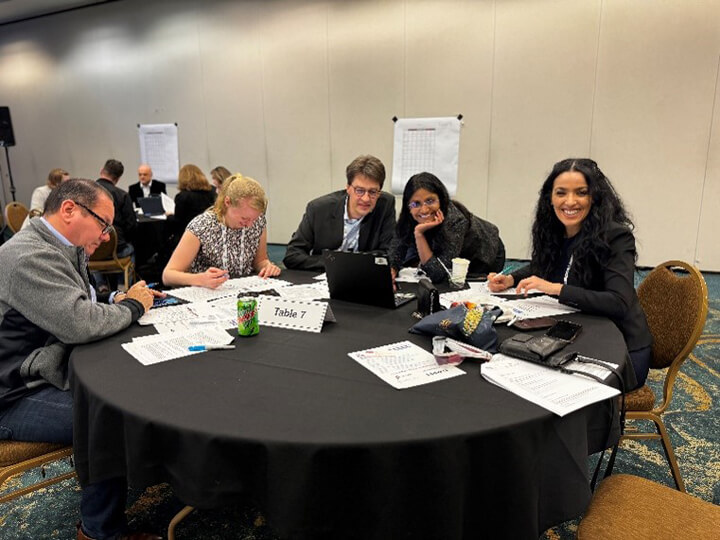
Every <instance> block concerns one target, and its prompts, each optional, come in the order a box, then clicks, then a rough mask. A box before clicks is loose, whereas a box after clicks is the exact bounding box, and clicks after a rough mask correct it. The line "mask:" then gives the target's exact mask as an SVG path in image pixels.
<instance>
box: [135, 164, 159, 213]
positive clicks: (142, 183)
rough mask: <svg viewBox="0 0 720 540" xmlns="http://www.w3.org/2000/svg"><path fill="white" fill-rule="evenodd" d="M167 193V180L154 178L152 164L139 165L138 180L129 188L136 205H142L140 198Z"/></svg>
mask: <svg viewBox="0 0 720 540" xmlns="http://www.w3.org/2000/svg"><path fill="white" fill-rule="evenodd" d="M161 193H167V186H166V185H165V182H161V181H160V180H153V172H152V169H151V168H150V165H147V164H146V163H143V164H142V165H140V166H139V167H138V182H136V183H135V184H132V185H131V186H130V187H129V188H128V194H129V195H130V198H131V199H132V202H133V204H134V205H135V206H140V203H139V202H138V199H140V198H143V197H151V196H153V195H158V196H159V195H160V194H161Z"/></svg>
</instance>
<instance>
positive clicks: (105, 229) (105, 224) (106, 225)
mask: <svg viewBox="0 0 720 540" xmlns="http://www.w3.org/2000/svg"><path fill="white" fill-rule="evenodd" d="M73 202H74V203H75V204H77V205H78V206H79V207H81V208H84V209H85V210H87V211H88V213H89V214H90V215H91V216H92V217H94V218H95V219H97V220H98V223H100V225H102V226H103V230H102V232H101V233H100V234H110V231H112V230H113V226H112V225H111V224H110V223H108V222H107V221H105V220H104V219H103V218H101V217H100V216H98V215H97V214H96V213H95V212H93V211H92V210H90V209H89V208H88V207H87V206H85V205H84V204H83V203H81V202H77V201H73Z"/></svg>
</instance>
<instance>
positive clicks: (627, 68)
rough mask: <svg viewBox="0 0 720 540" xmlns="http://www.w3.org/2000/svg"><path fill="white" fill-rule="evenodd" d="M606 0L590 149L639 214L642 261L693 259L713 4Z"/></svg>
mask: <svg viewBox="0 0 720 540" xmlns="http://www.w3.org/2000/svg"><path fill="white" fill-rule="evenodd" d="M603 6H604V8H603V19H602V20H603V24H602V31H601V36H600V54H599V62H598V88H597V99H596V108H595V122H594V126H593V127H594V129H593V142H592V154H593V156H594V157H596V159H597V161H598V163H599V165H600V167H601V168H602V169H603V170H604V171H605V172H606V174H608V176H609V177H610V178H611V179H612V181H613V183H614V185H615V187H616V188H617V190H618V192H619V193H620V194H621V196H622V197H623V199H624V200H625V202H626V203H627V205H628V207H629V209H630V211H631V213H632V214H633V215H634V217H635V223H636V226H637V239H638V251H639V261H638V262H639V264H642V265H649V266H653V265H655V264H657V263H660V262H662V261H664V260H667V259H683V260H686V261H692V260H693V259H694V256H695V247H696V241H697V230H698V219H699V217H698V215H699V209H700V204H701V197H702V185H703V182H704V174H705V166H706V159H707V148H708V138H709V135H710V122H711V115H712V103H713V99H714V94H715V79H716V70H717V58H718V52H719V51H720V31H719V30H718V29H720V19H719V17H718V8H717V3H714V2H687V1H684V0H674V1H665V2H651V1H641V2H625V1H620V0H606V1H605V2H604V4H603ZM713 6H714V7H713Z"/></svg>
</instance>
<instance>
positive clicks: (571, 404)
mask: <svg viewBox="0 0 720 540" xmlns="http://www.w3.org/2000/svg"><path fill="white" fill-rule="evenodd" d="M598 367H599V366H598ZM600 369H602V368H600ZM480 373H481V374H482V376H483V378H485V379H486V380H487V381H488V382H491V383H493V384H495V385H497V386H499V387H500V388H504V389H505V390H508V391H509V392H512V393H513V394H516V395H518V396H520V397H521V398H524V399H527V400H528V401H531V402H532V403H535V404H536V405H540V406H541V407H543V408H545V409H547V410H549V411H551V412H554V413H555V414H557V415H558V416H565V415H566V414H568V413H571V412H573V411H576V410H578V409H582V408H583V407H585V406H586V405H590V404H591V403H596V402H598V401H603V400H605V399H608V398H611V397H613V396H617V395H618V394H620V390H618V389H616V388H613V387H611V386H607V385H604V384H601V383H599V382H597V381H594V380H592V379H589V378H587V377H585V376H583V375H571V374H568V373H561V372H560V371H557V370H554V369H550V368H547V367H544V366H541V365H538V364H533V363H531V362H526V361H524V360H519V359H517V358H512V357H510V356H506V355H504V354H496V355H495V356H493V357H492V360H491V361H490V362H487V363H485V364H483V365H482V366H481V367H480ZM608 373H609V372H608Z"/></svg>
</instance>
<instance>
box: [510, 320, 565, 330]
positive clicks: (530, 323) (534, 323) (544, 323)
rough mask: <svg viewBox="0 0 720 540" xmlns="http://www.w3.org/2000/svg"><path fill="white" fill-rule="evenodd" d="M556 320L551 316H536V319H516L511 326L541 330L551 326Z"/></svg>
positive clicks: (520, 328)
mask: <svg viewBox="0 0 720 540" xmlns="http://www.w3.org/2000/svg"><path fill="white" fill-rule="evenodd" d="M556 322H557V321H556V320H555V319H553V318H552V317H538V318H537V319H518V320H517V321H515V322H514V323H513V326H514V327H515V328H517V329H518V330H542V329H543V328H551V327H553V326H554V325H555V323H556Z"/></svg>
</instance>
